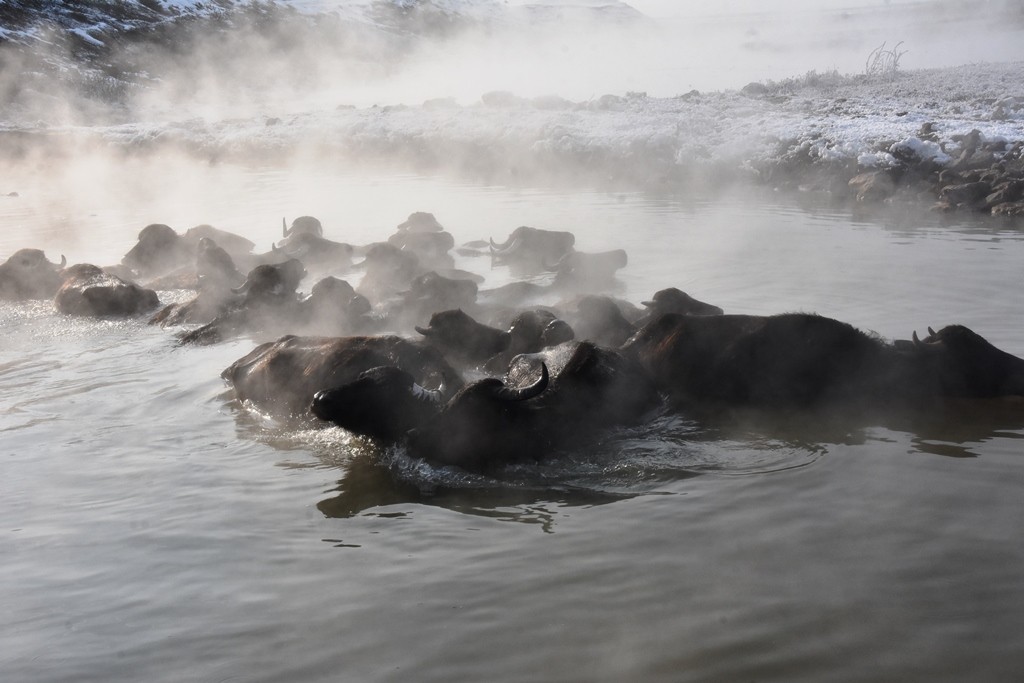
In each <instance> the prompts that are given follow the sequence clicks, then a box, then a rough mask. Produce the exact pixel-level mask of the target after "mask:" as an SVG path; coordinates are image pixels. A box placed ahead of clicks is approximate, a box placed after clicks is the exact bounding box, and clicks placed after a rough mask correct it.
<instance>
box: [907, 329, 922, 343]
mask: <svg viewBox="0 0 1024 683" xmlns="http://www.w3.org/2000/svg"><path fill="white" fill-rule="evenodd" d="M910 338H911V339H912V340H914V346H920V345H921V340H920V339H918V338H917V330H914V332H913V333H912V334H911V335H910Z"/></svg>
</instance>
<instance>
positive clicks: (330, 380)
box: [221, 335, 462, 416]
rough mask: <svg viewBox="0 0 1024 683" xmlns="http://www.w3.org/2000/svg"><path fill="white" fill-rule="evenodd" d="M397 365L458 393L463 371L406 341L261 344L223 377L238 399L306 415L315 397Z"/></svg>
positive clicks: (354, 339) (343, 339)
mask: <svg viewBox="0 0 1024 683" xmlns="http://www.w3.org/2000/svg"><path fill="white" fill-rule="evenodd" d="M385 365H390V366H395V367H397V368H400V369H402V370H403V371H405V372H407V373H409V374H410V375H411V376H413V377H414V378H415V381H416V382H418V383H420V384H422V385H425V386H432V387H438V386H442V385H444V386H448V387H451V388H452V389H457V388H459V387H460V386H461V384H462V381H461V379H460V378H459V375H458V373H456V371H455V370H454V369H453V368H452V367H451V366H450V365H448V363H447V362H446V361H445V359H444V358H443V357H442V356H441V354H440V353H438V352H437V351H436V350H434V349H432V348H430V347H429V346H427V345H425V344H421V343H416V342H411V341H409V340H407V339H402V338H401V337H395V336H389V335H382V336H377V337H362V336H357V337H297V336H294V335H287V336H285V337H282V338H280V339H278V340H277V341H273V342H267V343H265V344H260V345H259V346H257V347H256V348H255V349H253V350H252V351H251V352H250V353H248V354H246V355H245V356H244V357H242V358H240V359H238V360H237V361H235V362H234V363H232V364H231V366H230V367H228V368H227V369H226V370H224V372H223V373H221V377H222V378H223V379H224V380H225V381H226V382H228V384H230V385H231V387H232V388H233V389H234V393H235V397H236V398H237V399H238V400H239V401H248V402H250V403H252V404H254V405H256V406H258V407H260V408H261V409H264V410H268V411H270V412H273V413H275V414H278V415H286V416H288V415H291V416H303V415H307V414H308V411H309V407H310V404H311V403H312V401H313V395H314V394H316V393H317V392H318V391H320V390H322V389H326V388H329V387H337V386H341V385H344V384H347V383H349V382H352V381H354V380H355V379H356V378H357V377H358V376H359V374H360V373H362V372H364V371H366V370H369V369H371V368H375V367H379V366H385Z"/></svg>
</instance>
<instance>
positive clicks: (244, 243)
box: [181, 223, 256, 260]
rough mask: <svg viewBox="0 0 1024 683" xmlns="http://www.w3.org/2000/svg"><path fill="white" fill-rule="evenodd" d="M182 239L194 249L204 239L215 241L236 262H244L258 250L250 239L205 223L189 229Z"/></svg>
mask: <svg viewBox="0 0 1024 683" xmlns="http://www.w3.org/2000/svg"><path fill="white" fill-rule="evenodd" d="M181 238H182V241H183V242H184V243H185V244H186V245H189V246H190V247H191V248H193V249H198V248H199V244H200V242H201V241H202V240H203V239H204V238H205V239H210V240H213V241H214V242H216V243H217V245H218V246H219V247H221V248H222V249H224V250H225V251H226V252H227V253H228V254H230V255H231V258H232V259H235V260H239V259H242V260H244V259H245V257H247V256H249V255H251V254H252V250H253V249H255V248H256V245H255V244H254V243H253V242H252V240H250V239H247V238H245V237H242V236H241V235H236V234H235V233H233V232H228V231H227V230H220V229H218V228H215V227H213V226H212V225H207V224H205V223H204V224H202V225H197V226H195V227H192V228H189V229H188V230H186V231H185V234H184V235H182V236H181Z"/></svg>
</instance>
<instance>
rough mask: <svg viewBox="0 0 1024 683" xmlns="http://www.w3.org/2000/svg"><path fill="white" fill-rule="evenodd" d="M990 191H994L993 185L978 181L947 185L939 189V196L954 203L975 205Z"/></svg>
mask: <svg viewBox="0 0 1024 683" xmlns="http://www.w3.org/2000/svg"><path fill="white" fill-rule="evenodd" d="M990 192H992V186H991V185H989V184H988V183H986V182H981V181H978V182H975V183H964V184H962V185H947V186H946V187H944V188H942V190H940V191H939V196H940V197H941V198H942V199H945V200H946V201H948V202H950V203H952V204H957V205H965V204H966V205H975V204H978V203H979V202H981V201H984V199H985V197H986V196H988V194H989V193H990Z"/></svg>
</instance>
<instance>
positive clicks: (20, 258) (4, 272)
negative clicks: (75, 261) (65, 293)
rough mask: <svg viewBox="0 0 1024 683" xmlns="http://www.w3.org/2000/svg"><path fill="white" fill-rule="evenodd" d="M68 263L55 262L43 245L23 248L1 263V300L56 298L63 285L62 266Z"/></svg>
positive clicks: (65, 261)
mask: <svg viewBox="0 0 1024 683" xmlns="http://www.w3.org/2000/svg"><path fill="white" fill-rule="evenodd" d="M67 263H68V261H67V259H66V258H64V257H63V256H62V257H61V259H60V263H59V264H57V263H51V262H50V261H48V260H47V258H46V255H45V254H44V253H43V252H42V251H41V250H39V249H19V250H18V251H16V252H14V254H12V255H11V257H10V258H8V259H7V260H6V261H5V262H4V263H0V301H24V300H26V299H52V298H53V296H54V295H55V294H56V293H57V290H58V289H60V285H61V282H62V279H61V270H62V269H63V268H64V266H66V265H67Z"/></svg>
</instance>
